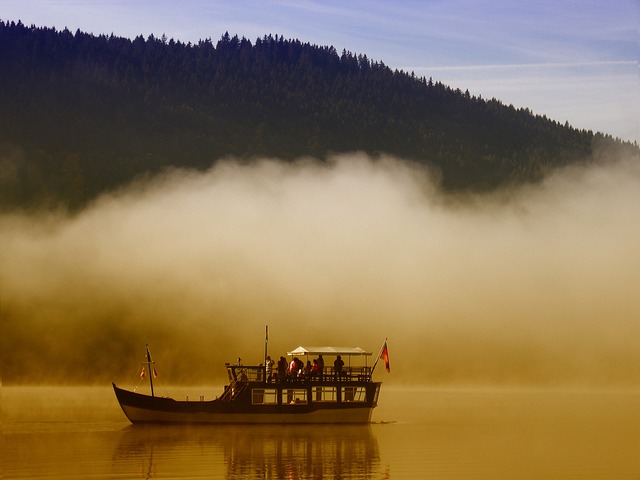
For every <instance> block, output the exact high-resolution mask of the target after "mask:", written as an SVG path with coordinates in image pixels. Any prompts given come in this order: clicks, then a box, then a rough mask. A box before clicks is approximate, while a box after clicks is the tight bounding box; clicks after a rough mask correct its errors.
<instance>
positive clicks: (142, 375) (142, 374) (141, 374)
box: [140, 367, 147, 378]
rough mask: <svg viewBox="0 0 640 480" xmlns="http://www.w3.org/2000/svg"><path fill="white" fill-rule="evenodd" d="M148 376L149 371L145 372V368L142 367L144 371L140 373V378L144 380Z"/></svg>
mask: <svg viewBox="0 0 640 480" xmlns="http://www.w3.org/2000/svg"><path fill="white" fill-rule="evenodd" d="M146 376H147V371H146V370H145V368H144V367H142V371H141V372H140V378H144V377H146Z"/></svg>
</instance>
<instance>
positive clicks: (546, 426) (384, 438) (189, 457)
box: [2, 385, 640, 480]
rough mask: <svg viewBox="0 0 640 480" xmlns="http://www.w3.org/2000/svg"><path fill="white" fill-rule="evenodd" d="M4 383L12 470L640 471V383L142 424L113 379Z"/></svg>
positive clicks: (593, 475) (40, 474) (7, 473)
mask: <svg viewBox="0 0 640 480" xmlns="http://www.w3.org/2000/svg"><path fill="white" fill-rule="evenodd" d="M209 393H210V392H207V395H209ZM199 394H200V392H198V391H195V390H194V391H193V393H192V394H191V398H194V399H195V398H199ZM2 395H3V398H2V409H3V436H2V437H3V439H2V442H3V443H2V457H3V458H2V463H3V474H4V478H6V479H9V478H29V479H41V478H42V479H44V478H48V479H51V478H95V479H107V478H123V479H125V478H164V479H167V478H176V479H177V478H181V479H195V478H229V479H258V478H260V479H281V478H290V479H338V478H339V479H385V478H398V479H407V478H409V479H411V478H420V479H422V478H427V479H428V478H433V479H452V478H481V479H484V478H486V479H489V478H491V479H519V478H521V479H534V478H535V479H540V478H544V479H553V478H558V479H560V478H562V479H565V478H579V479H633V480H638V479H640V393H638V392H637V391H634V392H629V391H622V392H602V391H597V392H594V391H588V392H587V391H558V390H505V389H501V390H477V389H427V388H406V389H403V388H389V387H387V388H385V386H384V385H383V391H382V393H381V396H380V406H379V407H378V408H376V410H374V415H373V421H374V423H373V424H371V425H358V426H305V425H298V426H285V425H265V426H255V425H239V426H219V427H217V426H191V427H177V426H153V427H138V426H135V427H134V426H132V425H130V424H129V423H128V421H127V420H126V418H125V417H124V415H123V414H122V411H121V410H120V408H119V407H118V405H117V403H116V401H115V398H114V396H113V392H112V390H111V389H110V388H107V387H4V388H3V391H2Z"/></svg>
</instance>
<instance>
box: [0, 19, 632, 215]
mask: <svg viewBox="0 0 640 480" xmlns="http://www.w3.org/2000/svg"><path fill="white" fill-rule="evenodd" d="M0 63H1V64H2V69H0V85H1V86H2V88H1V89H0V206H1V207H3V208H5V209H6V208H14V207H23V208H24V207H30V206H39V205H42V204H47V203H59V202H62V203H64V204H66V205H68V206H70V207H72V208H78V207H81V206H82V205H84V204H86V202H88V201H90V200H91V199H93V198H95V197H96V196H97V195H99V194H100V193H101V192H104V191H106V190H109V189H113V188H117V187H118V186H120V185H122V184H124V183H126V182H128V181H130V180H131V179H133V178H135V177H136V176H139V175H143V174H148V173H151V174H152V173H154V172H158V171H160V170H162V169H163V168H167V167H185V168H196V169H206V168H208V167H210V166H211V165H212V164H213V163H214V162H215V161H216V159H219V158H221V157H224V156H228V155H233V156H236V157H239V158H243V159H247V160H250V159H252V158H255V157H258V156H270V157H277V158H281V159H285V160H294V159H296V158H299V157H301V156H313V157H316V158H319V159H326V158H327V157H328V156H330V155H331V154H334V153H340V152H349V151H363V152H367V153H369V154H370V155H373V156H376V155H379V154H383V153H387V154H392V155H395V156H398V157H401V158H405V159H407V160H410V161H415V162H420V163H425V164H429V165H430V166H432V167H434V168H436V169H437V170H438V171H439V172H440V173H441V179H442V186H443V188H445V189H447V190H453V191H456V190H464V189H470V190H475V191H486V190H492V189H494V188H497V187H500V186H503V185H506V184H510V183H522V182H533V181H537V180H539V179H540V178H542V176H544V174H545V173H546V172H548V171H549V170H552V169H555V168H558V167H561V166H563V165H567V164H571V163H576V162H588V161H594V160H598V159H599V158H600V157H601V155H602V152H610V151H611V150H612V149H622V150H628V151H630V152H632V154H633V155H638V148H637V145H631V144H629V143H625V142H621V141H619V140H617V139H614V138H612V137H611V136H610V135H605V134H602V133H594V132H592V131H584V130H577V129H574V128H572V127H571V126H570V125H568V124H564V125H562V124H559V123H558V122H555V121H553V120H551V119H548V118H546V117H544V116H539V115H533V114H532V113H531V112H530V111H529V110H528V109H515V108H514V107H513V106H507V105H504V104H502V103H501V102H500V101H498V100H496V99H491V100H485V99H482V98H479V97H474V96H471V95H469V93H468V92H462V91H460V90H453V89H451V88H449V87H447V86H446V85H443V84H442V83H440V82H434V81H432V80H431V79H426V78H418V77H416V76H415V75H413V74H410V73H406V72H403V71H398V70H392V69H390V68H389V67H387V66H385V65H384V64H383V63H382V62H378V61H372V60H369V59H368V58H367V57H366V55H355V54H352V53H350V52H346V51H343V52H342V53H338V52H337V51H336V50H335V49H334V48H333V47H320V46H316V45H310V44H308V43H302V42H300V41H298V40H285V39H284V38H282V37H279V36H277V35H276V36H275V37H273V36H271V35H267V36H264V37H263V38H259V39H257V40H256V41H255V42H254V43H252V42H251V41H249V40H247V39H245V38H242V39H240V38H238V37H237V36H234V37H231V36H230V35H228V34H225V35H224V36H223V37H222V38H221V39H220V40H219V41H218V42H216V43H215V44H214V43H213V42H212V41H211V40H209V39H207V40H202V41H200V42H198V43H197V44H190V43H188V44H185V43H182V42H180V41H175V40H173V39H171V40H168V39H166V38H164V37H163V38H155V37H153V36H150V37H149V38H147V39H144V38H143V37H141V36H139V37H137V38H135V39H133V40H131V39H125V38H119V37H115V36H113V35H111V36H105V35H100V36H94V35H91V34H87V33H83V32H81V31H77V32H75V33H72V32H70V31H69V30H66V29H65V30H62V31H57V30H55V29H51V28H39V27H35V26H30V27H27V26H25V25H23V24H22V23H20V22H18V23H15V22H4V21H0ZM603 88H604V87H603Z"/></svg>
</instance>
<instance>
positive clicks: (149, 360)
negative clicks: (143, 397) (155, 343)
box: [145, 344, 155, 397]
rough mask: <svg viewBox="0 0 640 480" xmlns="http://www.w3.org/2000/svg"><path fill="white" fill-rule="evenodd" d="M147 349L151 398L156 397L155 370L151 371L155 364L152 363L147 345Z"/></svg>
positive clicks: (147, 345)
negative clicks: (154, 389)
mask: <svg viewBox="0 0 640 480" xmlns="http://www.w3.org/2000/svg"><path fill="white" fill-rule="evenodd" d="M145 347H146V348H147V371H148V372H149V386H150V387H151V396H152V397H155V395H154V393H153V370H151V365H153V362H152V361H151V353H150V352H149V344H146V345H145Z"/></svg>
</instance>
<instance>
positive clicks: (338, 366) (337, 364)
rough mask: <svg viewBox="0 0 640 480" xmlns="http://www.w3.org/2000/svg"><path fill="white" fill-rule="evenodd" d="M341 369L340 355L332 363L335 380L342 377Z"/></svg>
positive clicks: (342, 364) (342, 363)
mask: <svg viewBox="0 0 640 480" xmlns="http://www.w3.org/2000/svg"><path fill="white" fill-rule="evenodd" d="M342 367H344V362H343V361H342V358H341V357H340V355H338V358H336V361H335V362H333V371H334V373H335V376H336V378H338V377H340V376H341V375H342Z"/></svg>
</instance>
